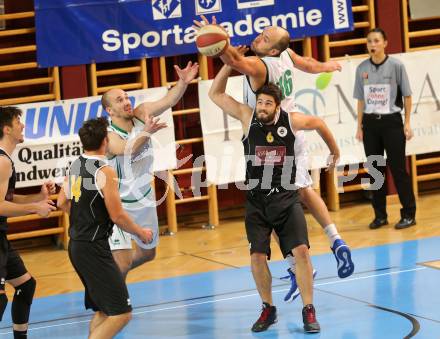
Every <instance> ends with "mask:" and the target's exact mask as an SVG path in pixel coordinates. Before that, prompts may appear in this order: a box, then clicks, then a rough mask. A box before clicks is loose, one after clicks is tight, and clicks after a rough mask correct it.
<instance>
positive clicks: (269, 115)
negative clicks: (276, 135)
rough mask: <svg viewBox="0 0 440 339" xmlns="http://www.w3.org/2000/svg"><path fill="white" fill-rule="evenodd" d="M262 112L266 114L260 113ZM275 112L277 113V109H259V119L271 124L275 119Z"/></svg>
mask: <svg viewBox="0 0 440 339" xmlns="http://www.w3.org/2000/svg"><path fill="white" fill-rule="evenodd" d="M260 113H265V114H264V115H260ZM275 113H276V111H273V112H272V113H269V112H268V111H266V110H264V109H260V110H258V111H257V120H258V121H259V122H261V123H263V124H270V123H272V122H273V121H274V120H275Z"/></svg>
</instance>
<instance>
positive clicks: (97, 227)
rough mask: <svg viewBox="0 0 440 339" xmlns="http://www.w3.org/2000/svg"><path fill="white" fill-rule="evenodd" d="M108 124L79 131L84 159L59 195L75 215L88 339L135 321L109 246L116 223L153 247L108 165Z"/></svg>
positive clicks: (74, 242)
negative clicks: (123, 199)
mask: <svg viewBox="0 0 440 339" xmlns="http://www.w3.org/2000/svg"><path fill="white" fill-rule="evenodd" d="M107 125H108V124H107V120H106V119H104V118H99V119H93V120H89V121H87V122H85V123H84V125H83V126H82V127H81V128H80V130H79V137H80V139H81V143H82V145H83V147H84V151H85V152H84V154H83V155H81V156H80V157H79V158H78V159H77V160H75V161H74V162H73V163H72V165H71V167H70V170H69V176H68V177H67V178H66V180H65V183H64V185H63V188H62V189H61V192H60V194H59V198H58V207H60V208H61V209H63V210H65V211H67V212H69V213H70V228H69V235H70V242H69V258H70V260H71V262H72V265H73V267H74V268H75V271H76V272H77V273H78V275H79V277H80V279H81V281H82V283H83V284H84V287H85V306H86V308H87V309H88V308H91V309H93V311H95V315H94V317H93V319H92V321H91V322H90V336H89V338H113V337H114V336H115V335H116V334H117V333H118V332H119V331H120V330H121V329H122V328H123V327H124V326H125V325H126V324H127V323H128V322H129V320H130V318H131V309H132V308H131V305H130V299H129V297H128V291H127V286H126V284H125V281H124V278H123V277H122V274H121V272H120V270H119V268H118V266H117V265H116V262H115V261H114V259H113V256H112V253H111V251H110V246H109V243H108V238H109V235H110V234H111V230H112V227H113V222H114V223H115V224H117V225H118V226H120V227H121V228H122V229H124V230H125V231H127V232H129V233H132V234H135V235H137V236H138V237H139V239H141V240H142V241H144V242H145V243H148V242H149V241H151V239H152V232H151V230H150V229H146V228H141V227H140V226H139V225H137V224H135V223H134V222H133V220H132V219H131V218H130V217H129V216H128V214H127V213H126V212H125V211H124V210H123V209H122V205H121V199H120V197H119V192H118V180H117V176H116V173H115V171H114V170H113V169H112V168H111V167H110V166H109V165H108V164H107V162H106V161H105V152H106V148H107V144H108V138H107Z"/></svg>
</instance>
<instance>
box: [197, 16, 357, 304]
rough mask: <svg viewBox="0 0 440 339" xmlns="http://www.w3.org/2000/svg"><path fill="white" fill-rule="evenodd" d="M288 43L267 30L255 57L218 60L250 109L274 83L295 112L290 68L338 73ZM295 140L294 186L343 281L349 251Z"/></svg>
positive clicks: (332, 64)
mask: <svg viewBox="0 0 440 339" xmlns="http://www.w3.org/2000/svg"><path fill="white" fill-rule="evenodd" d="M194 24H195V26H193V27H195V28H196V29H197V27H201V26H203V25H206V24H209V21H208V20H207V19H206V18H205V17H204V16H202V21H196V20H195V21H194ZM212 24H216V19H215V17H213V18H212ZM289 42H290V36H289V33H288V32H287V31H286V30H285V29H284V28H281V27H276V26H269V27H266V28H265V29H264V30H263V32H262V33H261V34H260V35H258V36H257V37H256V38H255V39H254V41H253V42H252V44H251V49H252V51H253V52H254V53H255V54H256V55H257V56H254V57H253V56H250V57H245V56H244V55H243V53H241V52H239V51H238V50H237V49H236V48H234V47H232V46H228V48H227V49H226V50H225V52H224V53H223V54H222V55H221V56H220V58H221V60H222V61H223V62H224V63H225V64H227V65H229V66H231V67H232V68H233V69H235V70H236V71H238V72H240V73H242V74H244V75H245V76H246V79H247V81H245V86H244V99H245V101H246V102H247V103H248V104H249V105H250V106H251V107H255V92H256V91H257V90H258V89H259V88H261V87H262V86H263V85H265V84H267V83H268V82H273V83H276V84H277V85H278V86H279V87H280V89H281V91H282V93H283V96H284V98H283V100H282V102H281V108H282V109H284V110H285V111H287V112H297V111H298V108H297V107H296V105H295V101H294V99H295V93H294V91H293V86H294V84H293V68H295V67H296V68H298V69H299V70H301V71H304V72H307V73H322V72H333V71H340V70H341V66H340V64H339V63H338V62H336V61H328V62H319V61H317V60H315V59H313V58H308V57H302V56H299V55H297V54H296V53H295V52H293V51H292V50H291V49H290V48H288V47H289ZM295 138H296V141H295V162H296V168H297V176H296V180H295V184H296V185H297V186H298V188H299V193H300V196H301V201H302V202H303V203H304V204H305V205H306V207H307V208H308V209H309V210H310V212H311V213H312V215H313V216H314V217H315V219H316V220H317V221H318V222H319V224H320V225H321V227H322V228H323V229H324V232H325V233H326V235H327V237H328V239H329V243H330V247H331V249H332V251H333V253H334V255H335V258H336V262H337V268H338V275H339V277H340V278H346V277H348V276H350V275H351V274H352V273H353V271H354V264H353V262H352V260H351V252H350V249H349V247H348V246H347V245H346V243H345V242H344V241H343V240H342V239H341V237H340V235H339V233H338V230H337V228H336V226H335V224H334V223H333V221H332V220H331V217H330V213H329V212H328V209H327V206H326V205H325V203H324V201H323V200H322V198H321V197H320V196H319V195H318V194H317V193H316V192H315V191H314V190H313V189H312V187H311V184H312V180H311V178H310V175H309V172H308V167H307V153H306V145H305V136H304V132H302V131H299V132H297V133H296V134H295ZM275 238H276V237H275ZM277 241H278V239H277ZM286 260H287V261H288V263H289V269H288V272H289V276H290V279H291V289H290V290H289V292H288V293H287V295H286V296H285V298H284V300H285V301H287V302H290V301H292V300H294V299H295V298H296V297H297V296H298V295H299V289H298V287H297V284H296V277H295V258H294V257H293V256H288V257H287V258H286Z"/></svg>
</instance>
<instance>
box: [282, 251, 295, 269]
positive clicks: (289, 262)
mask: <svg viewBox="0 0 440 339" xmlns="http://www.w3.org/2000/svg"><path fill="white" fill-rule="evenodd" d="M284 260H286V262H287V265H289V268H290V269H291V270H292V272H293V273H295V257H294V256H293V255H291V254H288V255H287V257H286V259H284Z"/></svg>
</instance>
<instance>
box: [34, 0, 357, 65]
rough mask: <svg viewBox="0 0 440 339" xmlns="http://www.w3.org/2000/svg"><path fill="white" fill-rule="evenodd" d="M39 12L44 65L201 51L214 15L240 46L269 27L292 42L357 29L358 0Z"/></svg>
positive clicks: (229, 0)
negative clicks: (200, 32) (202, 21)
mask: <svg viewBox="0 0 440 339" xmlns="http://www.w3.org/2000/svg"><path fill="white" fill-rule="evenodd" d="M35 13H36V14H35V20H36V34H37V60H38V64H39V65H40V66H41V67H49V66H63V65H76V64H89V63H92V62H108V61H117V60H129V59H140V58H144V57H147V58H150V57H159V56H171V55H181V54H189V53H195V52H196V46H195V43H194V41H195V36H194V32H195V30H194V28H192V25H193V20H194V19H196V18H199V16H200V15H202V14H203V15H207V16H208V17H211V16H212V15H215V16H216V17H217V22H218V23H220V24H221V25H222V26H223V27H225V28H226V29H227V30H228V32H229V34H230V36H231V41H232V44H233V45H248V44H249V43H250V42H251V41H252V40H253V39H254V38H255V37H256V36H257V35H258V34H260V33H261V32H262V31H263V29H264V28H265V27H267V26H270V25H273V26H282V27H284V28H286V29H287V30H288V31H289V32H290V35H291V37H292V38H301V37H305V36H317V35H323V34H331V33H338V32H344V31H349V30H353V27H354V26H353V14H352V6H351V0H327V1H316V0H185V1H183V0H127V1H120V0H35ZM54 27H56V29H54Z"/></svg>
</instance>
